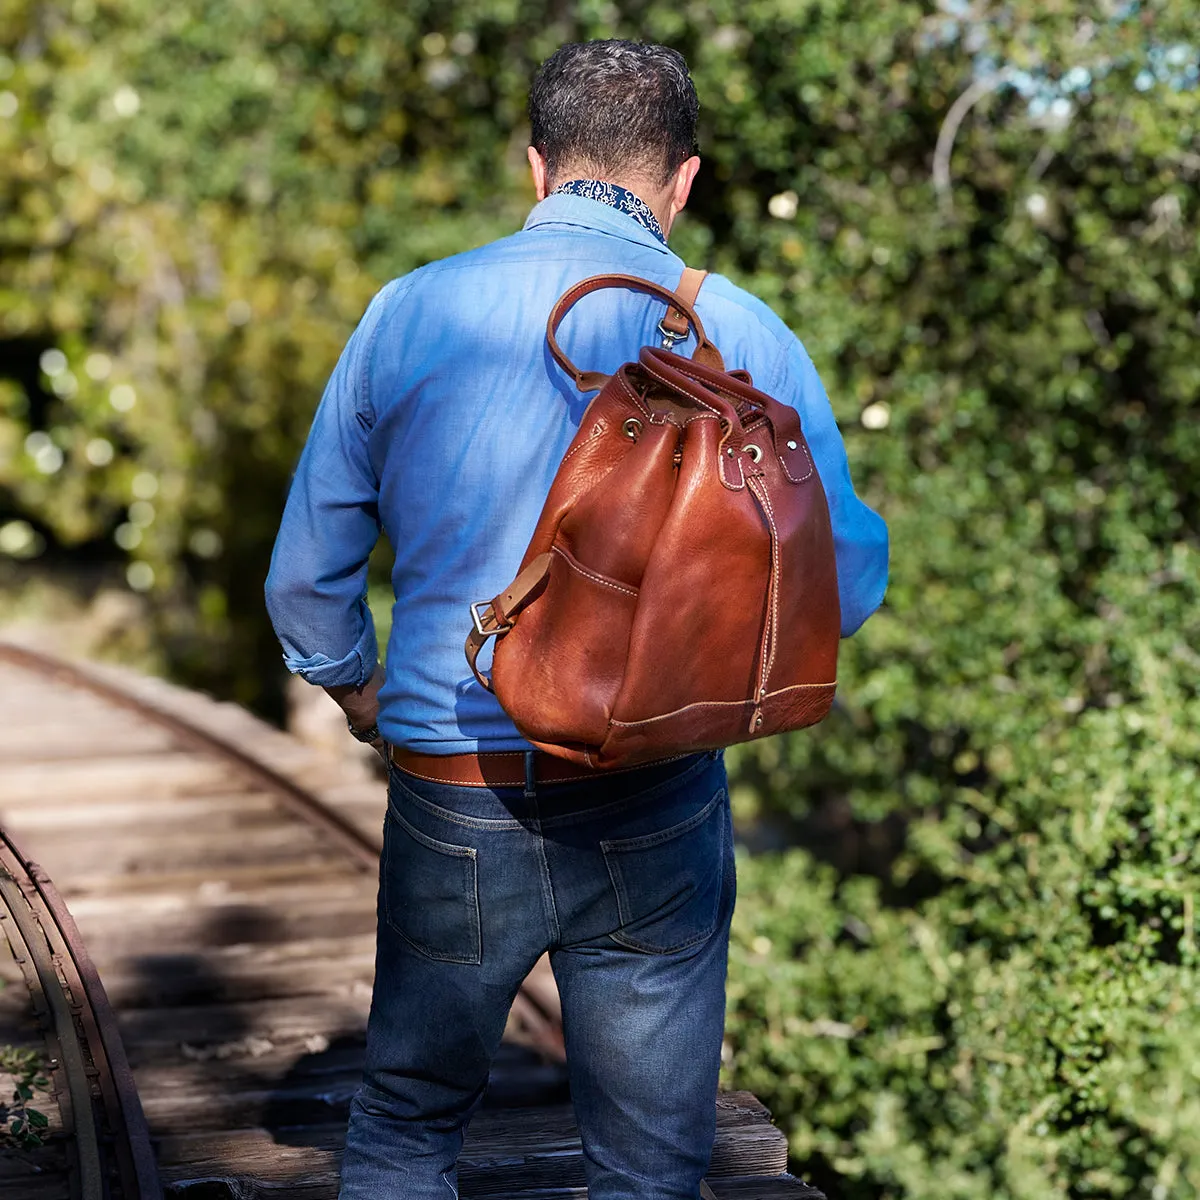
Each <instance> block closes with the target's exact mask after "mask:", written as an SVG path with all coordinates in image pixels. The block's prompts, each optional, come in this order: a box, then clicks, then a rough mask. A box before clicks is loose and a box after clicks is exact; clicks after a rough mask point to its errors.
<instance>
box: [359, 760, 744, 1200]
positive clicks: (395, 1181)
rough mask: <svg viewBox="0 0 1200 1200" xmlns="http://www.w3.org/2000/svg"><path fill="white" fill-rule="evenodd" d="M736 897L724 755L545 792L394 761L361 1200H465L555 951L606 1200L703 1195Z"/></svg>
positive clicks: (574, 1067) (600, 1192)
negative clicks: (446, 779) (441, 778)
mask: <svg viewBox="0 0 1200 1200" xmlns="http://www.w3.org/2000/svg"><path fill="white" fill-rule="evenodd" d="M733 900H734V868H733V845H732V833H731V829H730V821H729V800H728V794H727V790H726V783H725V768H724V763H723V761H722V759H721V756H720V755H718V754H702V755H694V756H691V757H689V758H686V759H683V760H680V761H677V762H673V763H666V764H660V765H657V766H652V767H642V768H639V769H638V770H636V771H629V772H623V773H620V774H616V775H612V776H609V777H606V778H602V779H597V780H590V779H589V780H585V781H582V782H573V783H565V784H554V785H545V784H539V785H537V787H536V788H532V789H526V790H525V791H524V793H523V792H522V789H520V788H497V789H491V788H467V787H452V786H449V785H446V784H439V783H426V782H424V781H422V780H420V779H417V778H415V777H414V776H412V775H408V774H406V773H404V772H402V771H399V770H395V769H393V770H392V772H391V780H390V785H389V790H388V815H387V823H386V826H385V831H384V851H383V857H382V861H381V869H380V895H379V935H378V950H377V958H376V975H375V992H374V997H373V999H372V1002H371V1017H370V1022H369V1024H368V1029H367V1061H366V1074H365V1078H364V1081H363V1084H362V1087H361V1088H360V1090H359V1092H358V1095H357V1096H356V1097H355V1099H354V1102H353V1104H352V1106H351V1111H350V1128H349V1132H348V1134H347V1139H346V1156H345V1159H344V1161H343V1164H342V1188H341V1193H340V1200H390V1198H392V1197H395V1198H396V1200H400V1198H403V1200H426V1198H428V1200H433V1198H435V1197H436V1198H437V1200H450V1197H451V1196H457V1194H458V1180H457V1172H456V1166H455V1163H456V1160H457V1158H458V1154H459V1151H460V1149H461V1147H462V1143H463V1131H464V1129H465V1126H466V1123H467V1120H468V1119H469V1117H470V1115H471V1113H472V1112H473V1111H474V1109H475V1107H476V1106H477V1105H478V1103H479V1100H480V1098H481V1096H482V1094H483V1089H484V1086H485V1084H486V1083H487V1075H488V1066H489V1064H490V1062H491V1059H492V1056H493V1054H494V1053H495V1051H496V1048H497V1046H498V1045H499V1043H500V1036H501V1034H502V1033H503V1031H504V1025H505V1019H506V1017H507V1015H508V1010H509V1006H510V1005H511V1003H512V1000H513V997H514V995H515V994H516V992H517V989H518V988H519V987H520V985H521V981H522V980H523V979H524V978H525V976H526V974H527V973H528V972H529V970H530V968H531V967H532V966H533V964H534V963H535V962H536V961H537V959H538V958H539V957H540V956H541V955H542V953H543V952H545V951H547V950H548V951H549V952H550V961H551V965H552V966H553V969H554V975H555V978H556V980H557V981H558V987H559V991H560V993H561V996H562V1006H563V1026H564V1034H565V1038H566V1046H567V1064H568V1070H569V1073H570V1081H571V1094H572V1097H573V1100H574V1105H575V1114H576V1119H577V1121H578V1124H579V1132H580V1136H581V1138H582V1142H583V1158H584V1169H585V1172H586V1175H587V1182H588V1195H589V1197H590V1198H591V1200H634V1197H636V1198H637V1200H695V1198H696V1197H697V1196H698V1194H699V1185H700V1180H701V1179H702V1178H703V1177H704V1173H705V1171H706V1170H707V1168H708V1161H709V1156H710V1154H711V1153H712V1144H713V1138H714V1135H715V1127H716V1106H715V1096H716V1090H717V1073H718V1069H719V1067H720V1058H721V1038H722V1032H723V1026H724V1017H725V964H726V952H727V949H728V943H729V921H730V917H731V916H732V913H733Z"/></svg>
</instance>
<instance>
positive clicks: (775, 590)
mask: <svg viewBox="0 0 1200 1200" xmlns="http://www.w3.org/2000/svg"><path fill="white" fill-rule="evenodd" d="M750 490H751V491H752V492H753V493H754V494H755V495H756V496H757V497H758V498H759V500H760V501H761V503H762V506H763V511H764V512H765V513H766V517H767V523H768V524H769V525H770V526H771V580H770V590H771V624H770V625H769V626H768V629H767V638H768V641H767V642H766V644H765V645H764V646H763V655H764V659H765V665H764V667H763V672H762V674H761V676H759V680H758V686H759V690H760V691H761V690H762V689H763V688H765V687H766V686H767V680H768V679H770V677H771V668H772V667H774V665H775V652H776V649H777V647H778V645H779V572H780V562H779V558H780V554H779V529H778V527H777V526H776V524H775V509H774V508H773V507H772V505H771V497H770V495H768V493H767V488H766V484H765V483H759V485H758V486H757V487H755V485H754V483H753V481H752V482H751V483H750ZM768 649H769V650H770V653H769V655H768V654H767V651H768ZM755 700H756V701H757V697H755Z"/></svg>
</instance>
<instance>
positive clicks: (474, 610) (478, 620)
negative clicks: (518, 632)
mask: <svg viewBox="0 0 1200 1200" xmlns="http://www.w3.org/2000/svg"><path fill="white" fill-rule="evenodd" d="M480 606H483V607H484V608H487V609H489V610H490V611H491V614H492V619H493V620H495V619H496V610H495V609H493V608H492V602H491V601H490V600H477V601H476V602H475V603H474V604H472V605H471V620H472V621H474V622H475V632H476V633H477V634H479V636H480V637H481V638H490V637H498V636H499V635H500V634H502V633H507V632H508V631H509V630H510V629H511V628H512V622H511V621H510V622H509V623H508V624H507V625H497V626H496V628H495V629H484V627H483V618H482V617H481V616H480V615H479V609H480Z"/></svg>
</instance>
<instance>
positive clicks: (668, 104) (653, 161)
mask: <svg viewBox="0 0 1200 1200" xmlns="http://www.w3.org/2000/svg"><path fill="white" fill-rule="evenodd" d="M699 110H700V102H699V101H698V100H697V99H696V89H695V87H694V86H693V84H692V78H691V76H690V75H689V74H688V68H687V63H686V62H685V61H684V59H683V55H682V54H680V53H679V52H678V51H677V50H672V49H670V48H669V47H667V46H647V45H642V44H641V43H639V42H626V41H621V40H619V39H616V38H613V39H610V40H607V41H596V42H572V43H570V44H569V45H566V46H561V47H559V49H557V50H556V51H555V52H554V53H553V54H552V55H551V56H550V57H549V58H548V59H546V61H545V62H544V63H542V66H541V69H540V70H539V71H538V73H537V77H536V78H535V79H534V81H533V88H532V89H531V90H530V93H529V121H530V125H531V126H532V132H531V141H532V142H533V146H534V149H535V150H537V152H538V153H539V154H540V155H541V156H542V157H543V158H544V159H545V160H546V169H547V172H548V174H549V175H550V178H551V179H556V178H557V175H558V172H559V170H560V169H562V168H564V167H577V168H583V169H586V170H588V171H589V172H590V173H592V174H594V175H601V176H611V175H615V174H620V173H623V172H630V171H632V172H634V173H636V174H639V175H643V176H645V177H647V178H652V179H654V180H656V181H661V182H663V183H665V182H666V181H667V180H668V179H669V178H670V177H671V172H672V171H674V170H675V168H676V167H678V166H679V164H680V163H681V162H683V161H684V159H686V158H688V157H689V156H690V155H692V154H694V153H695V152H696V115H697V113H698V112H699Z"/></svg>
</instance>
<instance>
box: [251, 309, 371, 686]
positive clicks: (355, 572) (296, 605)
mask: <svg viewBox="0 0 1200 1200" xmlns="http://www.w3.org/2000/svg"><path fill="white" fill-rule="evenodd" d="M388 291H389V289H388V288H385V289H384V290H383V291H382V292H380V293H379V295H378V296H376V297H375V299H374V301H372V303H371V306H370V307H369V308H368V310H367V313H366V315H365V316H364V317H363V319H362V321H361V322H360V324H359V326H358V328H357V329H356V330H355V332H354V334H353V336H352V337H351V338H350V341H349V342H348V343H347V344H346V348H345V350H344V351H343V352H342V356H341V358H340V359H339V361H338V364H337V367H336V368H335V369H334V372H333V374H332V376H331V377H330V380H329V383H328V385H327V386H326V388H325V394H324V395H323V397H322V398H321V403H320V406H319V407H318V409H317V413H316V416H315V417H314V418H313V423H312V428H311V430H310V431H309V435H308V441H307V442H306V443H305V446H304V452H303V454H302V455H301V456H300V462H299V464H298V465H297V467H296V474H295V476H294V478H293V480H292V486H291V490H290V491H289V493H288V498H287V504H286V506H285V508H284V512H283V519H282V521H281V523H280V526H279V534H278V536H277V537H276V539H275V549H274V552H273V553H272V555H271V569H270V572H269V574H268V576H267V583H266V602H267V612H268V614H269V615H270V618H271V623H272V625H273V626H274V628H275V634H276V636H277V637H278V638H279V641H280V644H281V645H282V647H283V661H284V664H285V665H286V666H287V669H288V670H289V671H291V672H292V673H293V674H295V675H300V676H302V677H303V678H304V679H306V680H308V681H309V683H315V684H320V685H321V686H323V687H333V686H336V685H340V684H352V685H355V686H358V685H360V684H362V683H365V682H366V681H367V679H369V678H370V676H371V673H372V672H373V671H374V669H375V663H376V660H377V658H378V647H377V645H376V641H375V626H374V622H373V621H372V619H371V612H370V609H368V607H367V601H366V593H367V559H368V558H369V557H370V554H371V551H372V550H373V549H374V547H375V543H376V541H377V540H378V538H379V528H380V526H379V480H378V478H377V477H376V474H375V470H374V468H373V466H372V464H371V461H370V457H369V454H368V445H367V439H368V437H369V435H370V432H371V429H372V428H373V426H374V415H373V413H372V409H371V404H370V396H369V391H368V381H369V368H370V356H371V349H372V346H373V344H374V334H375V331H376V329H377V328H378V326H379V322H380V319H381V316H382V313H383V311H384V308H385V305H386V300H387V294H388Z"/></svg>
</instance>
